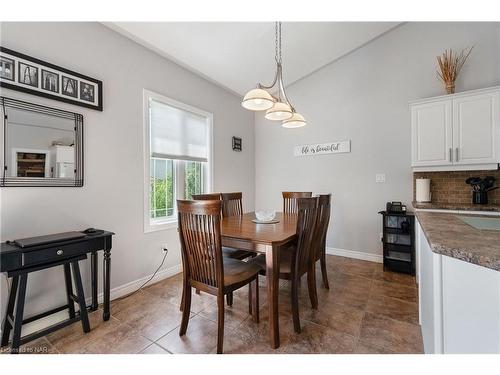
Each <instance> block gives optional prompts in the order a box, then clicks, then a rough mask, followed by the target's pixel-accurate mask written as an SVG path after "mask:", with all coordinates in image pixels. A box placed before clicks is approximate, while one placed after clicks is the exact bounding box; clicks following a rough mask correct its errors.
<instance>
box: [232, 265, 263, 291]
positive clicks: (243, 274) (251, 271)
mask: <svg viewBox="0 0 500 375" xmlns="http://www.w3.org/2000/svg"><path fill="white" fill-rule="evenodd" d="M223 259H224V286H225V287H226V288H227V287H230V286H232V285H236V284H240V283H242V282H245V281H246V280H248V279H251V278H252V277H254V276H255V275H256V274H258V273H259V272H260V267H259V266H258V265H256V264H251V263H248V262H243V261H241V260H237V259H232V258H223Z"/></svg>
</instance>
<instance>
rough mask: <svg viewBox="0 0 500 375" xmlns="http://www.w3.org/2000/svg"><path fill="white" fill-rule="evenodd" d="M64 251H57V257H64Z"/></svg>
mask: <svg viewBox="0 0 500 375" xmlns="http://www.w3.org/2000/svg"><path fill="white" fill-rule="evenodd" d="M63 253H64V251H63V250H57V252H56V254H57V255H63Z"/></svg>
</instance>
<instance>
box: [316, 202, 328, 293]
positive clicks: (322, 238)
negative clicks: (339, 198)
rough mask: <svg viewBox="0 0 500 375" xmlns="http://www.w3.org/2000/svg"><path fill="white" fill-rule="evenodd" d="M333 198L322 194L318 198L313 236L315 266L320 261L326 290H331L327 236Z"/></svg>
mask: <svg viewBox="0 0 500 375" xmlns="http://www.w3.org/2000/svg"><path fill="white" fill-rule="evenodd" d="M331 198H332V195H331V194H321V195H319V196H318V210H317V219H316V230H315V233H314V236H313V239H314V242H315V243H314V247H315V248H316V253H315V254H316V258H315V259H314V264H315V265H316V262H317V261H318V260H319V261H320V265H321V276H322V278H323V286H324V287H325V288H326V289H330V285H329V284H328V275H327V273H326V234H327V232H328V224H329V223H330V211H331Z"/></svg>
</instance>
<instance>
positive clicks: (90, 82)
mask: <svg viewBox="0 0 500 375" xmlns="http://www.w3.org/2000/svg"><path fill="white" fill-rule="evenodd" d="M0 86H1V87H5V88H8V89H11V90H17V91H22V92H25V93H28V94H33V95H38V96H43V97H45V98H49V99H55V100H59V101H62V102H66V103H70V104H75V105H79V106H82V107H87V108H92V109H97V110H98V111H102V82H101V81H99V80H97V79H94V78H90V77H87V76H84V75H83V74H79V73H76V72H73V71H71V70H68V69H65V68H61V67H60V66H57V65H54V64H51V63H48V62H45V61H42V60H38V59H35V58H34V57H31V56H28V55H24V54H22V53H19V52H16V51H12V50H10V49H8V48H5V47H0Z"/></svg>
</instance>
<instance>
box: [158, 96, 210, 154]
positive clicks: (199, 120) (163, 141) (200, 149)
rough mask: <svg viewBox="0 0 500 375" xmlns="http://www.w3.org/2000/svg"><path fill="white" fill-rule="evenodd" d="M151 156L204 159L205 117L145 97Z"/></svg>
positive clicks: (206, 120) (206, 149) (205, 140)
mask: <svg viewBox="0 0 500 375" xmlns="http://www.w3.org/2000/svg"><path fill="white" fill-rule="evenodd" d="M149 116H150V124H151V125H150V126H151V133H150V134H151V138H150V139H151V145H150V150H151V156H152V157H155V158H163V159H176V160H189V161H201V162H206V161H207V160H208V119H207V118H206V117H204V116H200V115H198V114H195V113H192V112H189V111H186V110H183V109H179V108H176V107H173V106H170V105H167V104H164V103H161V102H159V101H156V100H154V99H151V98H150V100H149Z"/></svg>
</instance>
